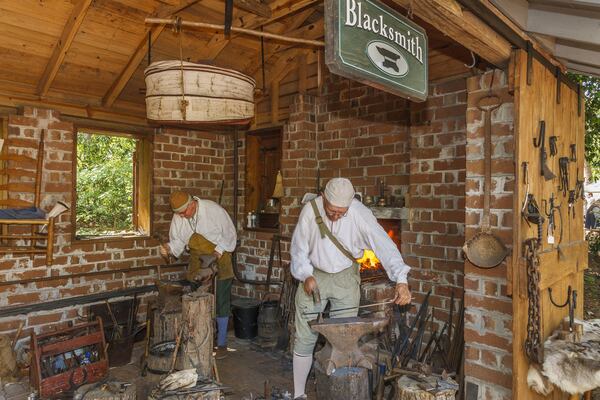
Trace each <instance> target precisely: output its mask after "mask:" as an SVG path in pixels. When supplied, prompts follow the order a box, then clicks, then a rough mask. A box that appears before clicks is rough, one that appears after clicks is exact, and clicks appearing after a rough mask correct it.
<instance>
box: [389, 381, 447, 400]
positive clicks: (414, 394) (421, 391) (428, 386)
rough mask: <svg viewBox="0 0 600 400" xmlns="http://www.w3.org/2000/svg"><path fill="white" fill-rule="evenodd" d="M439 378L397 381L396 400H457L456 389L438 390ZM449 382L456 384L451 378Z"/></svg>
mask: <svg viewBox="0 0 600 400" xmlns="http://www.w3.org/2000/svg"><path fill="white" fill-rule="evenodd" d="M438 379H439V378H436V377H435V376H428V377H424V378H412V377H409V376H406V375H405V376H402V377H400V378H398V380H397V381H396V385H397V387H396V389H397V390H396V393H397V397H396V400H455V399H456V390H455V389H437V386H438V385H437V382H438ZM448 381H449V382H451V383H456V382H454V381H453V380H451V379H450V378H448Z"/></svg>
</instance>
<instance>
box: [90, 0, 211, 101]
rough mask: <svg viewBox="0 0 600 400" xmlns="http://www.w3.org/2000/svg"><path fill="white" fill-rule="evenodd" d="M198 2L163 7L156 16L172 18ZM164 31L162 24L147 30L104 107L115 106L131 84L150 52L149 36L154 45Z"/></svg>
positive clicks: (115, 82)
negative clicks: (141, 63) (129, 83)
mask: <svg viewBox="0 0 600 400" xmlns="http://www.w3.org/2000/svg"><path fill="white" fill-rule="evenodd" d="M198 1H199V0H187V1H185V2H184V3H183V4H181V5H179V6H177V7H174V6H168V5H165V6H161V7H159V8H158V9H157V10H156V12H155V14H156V15H157V16H159V17H165V16H170V15H173V14H176V13H178V12H180V11H182V10H184V9H186V8H188V7H190V6H192V5H193V4H196V3H197V2H198ZM164 29H165V25H162V24H161V25H155V26H153V27H151V28H150V29H147V30H146V32H145V34H144V37H143V38H142V39H141V40H140V43H139V45H138V46H137V48H136V50H135V51H134V53H133V55H132V56H131V58H130V59H129V61H128V62H127V65H125V68H123V70H122V71H121V73H120V74H119V77H118V78H117V79H116V80H115V81H114V82H113V84H112V85H111V87H110V89H108V91H107V92H106V94H105V95H104V97H103V98H102V105H103V106H104V107H111V106H112V105H113V103H114V102H115V100H116V99H117V98H118V97H119V95H120V94H121V92H122V91H123V89H124V88H125V86H126V85H127V82H129V79H131V76H132V75H133V74H134V73H135V71H136V70H137V68H138V66H139V65H140V62H142V59H143V58H144V56H145V55H146V52H147V50H148V34H150V38H151V39H150V40H151V42H152V43H154V42H155V41H156V40H157V39H158V37H159V36H160V34H161V33H162V31H163V30H164Z"/></svg>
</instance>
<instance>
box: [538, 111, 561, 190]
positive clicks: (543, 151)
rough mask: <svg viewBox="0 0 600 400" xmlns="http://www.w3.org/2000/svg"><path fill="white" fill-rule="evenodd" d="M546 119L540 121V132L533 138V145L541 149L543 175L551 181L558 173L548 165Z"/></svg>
mask: <svg viewBox="0 0 600 400" xmlns="http://www.w3.org/2000/svg"><path fill="white" fill-rule="evenodd" d="M545 142H546V121H543V120H542V121H540V132H539V135H538V137H537V139H536V138H533V145H534V146H535V147H539V149H540V167H541V171H540V172H541V175H542V176H543V177H544V179H545V180H547V181H549V180H552V179H554V178H556V175H554V173H553V172H552V171H551V170H550V168H549V167H548V164H547V162H548V153H546V143H545Z"/></svg>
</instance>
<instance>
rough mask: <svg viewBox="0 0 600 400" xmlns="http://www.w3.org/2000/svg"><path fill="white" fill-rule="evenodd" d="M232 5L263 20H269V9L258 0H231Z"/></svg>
mask: <svg viewBox="0 0 600 400" xmlns="http://www.w3.org/2000/svg"><path fill="white" fill-rule="evenodd" d="M233 5H234V6H235V7H237V8H239V9H241V10H244V11H248V12H249V13H252V14H256V15H258V16H261V17H263V18H271V13H272V12H271V8H270V7H269V6H268V5H266V4H264V3H263V2H261V1H260V0H233Z"/></svg>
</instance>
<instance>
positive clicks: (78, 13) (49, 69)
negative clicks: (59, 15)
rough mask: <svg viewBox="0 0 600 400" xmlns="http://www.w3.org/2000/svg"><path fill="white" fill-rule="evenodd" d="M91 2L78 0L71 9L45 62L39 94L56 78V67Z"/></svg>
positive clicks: (62, 58)
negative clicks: (46, 62) (48, 58)
mask: <svg viewBox="0 0 600 400" xmlns="http://www.w3.org/2000/svg"><path fill="white" fill-rule="evenodd" d="M90 4H92V0H80V1H79V3H77V4H76V5H75V7H73V11H72V12H71V15H69V19H68V21H67V24H66V25H65V28H64V29H63V32H62V34H61V35H60V39H59V40H58V42H57V43H56V46H55V47H54V50H53V52H52V55H51V56H50V60H49V61H48V64H46V69H45V70H44V73H43V74H42V77H41V78H40V81H39V84H38V87H37V93H38V94H39V95H40V96H45V95H46V93H48V89H49V88H50V85H52V82H53V81H54V78H56V74H57V73H58V69H59V68H60V65H61V64H62V62H63V60H64V59H65V55H66V54H67V51H69V47H71V43H73V39H74V38H75V35H76V34H77V31H78V30H79V27H80V26H81V23H82V22H83V19H84V18H85V15H86V14H87V11H88V9H89V7H90Z"/></svg>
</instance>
